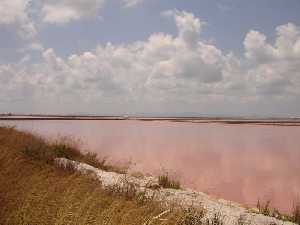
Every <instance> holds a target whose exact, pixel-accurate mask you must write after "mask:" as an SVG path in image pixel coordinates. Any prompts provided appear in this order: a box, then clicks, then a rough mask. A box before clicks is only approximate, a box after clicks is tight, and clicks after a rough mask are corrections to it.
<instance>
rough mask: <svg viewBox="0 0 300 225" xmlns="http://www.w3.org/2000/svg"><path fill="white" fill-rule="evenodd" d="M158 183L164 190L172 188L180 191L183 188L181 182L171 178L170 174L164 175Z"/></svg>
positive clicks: (159, 178)
mask: <svg viewBox="0 0 300 225" xmlns="http://www.w3.org/2000/svg"><path fill="white" fill-rule="evenodd" d="M158 183H159V185H160V186H162V187H163V188H172V189H180V188H181V185H180V182H179V181H177V180H174V179H172V178H170V176H169V175H168V173H166V174H164V175H160V176H159V177H158Z"/></svg>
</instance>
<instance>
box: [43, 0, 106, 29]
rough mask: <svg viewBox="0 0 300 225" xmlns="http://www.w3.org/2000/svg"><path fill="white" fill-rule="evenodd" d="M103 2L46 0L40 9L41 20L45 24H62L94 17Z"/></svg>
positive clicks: (95, 0) (97, 0) (91, 0)
mask: <svg viewBox="0 0 300 225" xmlns="http://www.w3.org/2000/svg"><path fill="white" fill-rule="evenodd" d="M104 3H105V0H47V1H44V4H43V7H42V12H41V13H42V19H43V21H44V22H46V23H57V24H64V23H69V22H71V21H76V20H80V19H86V18H91V17H95V16H96V15H97V13H98V11H99V10H100V9H101V8H102V7H103V5H104Z"/></svg>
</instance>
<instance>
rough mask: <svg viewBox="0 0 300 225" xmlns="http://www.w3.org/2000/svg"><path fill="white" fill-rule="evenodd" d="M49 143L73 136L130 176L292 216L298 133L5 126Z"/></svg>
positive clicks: (219, 127)
mask: <svg viewBox="0 0 300 225" xmlns="http://www.w3.org/2000/svg"><path fill="white" fill-rule="evenodd" d="M0 123H2V124H4V123H5V124H10V125H17V127H18V128H20V129H26V130H29V131H32V132H36V133H39V134H42V135H45V136H47V137H53V136H57V135H59V134H60V135H71V136H73V137H75V138H80V139H81V140H82V142H83V145H84V147H85V148H87V149H89V150H91V151H95V152H97V153H99V155H101V156H108V157H109V158H111V159H114V160H116V161H128V160H131V161H133V162H134V163H135V169H137V170H140V171H143V172H145V173H152V174H157V173H159V172H160V171H161V170H162V168H164V169H167V170H169V171H173V172H174V173H176V174H177V175H178V176H179V177H180V178H181V181H182V182H183V183H184V184H185V185H186V186H188V187H191V188H193V189H196V190H199V191H204V192H207V193H209V194H212V195H214V196H217V197H222V198H225V199H229V200H233V201H237V202H241V203H246V204H253V205H255V204H256V201H257V199H261V200H263V199H264V200H272V202H273V205H274V206H275V207H278V208H280V209H282V210H290V208H291V205H292V203H293V201H295V200H297V199H299V197H300V163H299V161H300V127H285V126H261V125H259V126H258V125H226V124H213V123H211V124H197V123H176V122H167V121H151V122H141V121H10V122H9V121H6V122H0Z"/></svg>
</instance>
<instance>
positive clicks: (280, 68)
mask: <svg viewBox="0 0 300 225" xmlns="http://www.w3.org/2000/svg"><path fill="white" fill-rule="evenodd" d="M276 31H277V37H276V40H275V42H274V44H271V43H268V42H267V40H266V36H265V35H263V34H261V33H259V32H257V31H250V32H249V33H248V34H247V36H246V39H245V42H244V44H245V49H246V51H245V56H246V58H247V59H249V60H250V61H251V63H254V65H252V68H251V69H250V70H249V71H248V78H249V80H250V81H251V83H253V84H254V85H255V87H256V89H255V90H256V93H257V94H258V95H259V94H263V96H265V95H277V96H279V95H284V94H290V95H295V94H296V95H298V94H299V93H300V92H299V91H298V90H299V87H300V74H299V71H300V54H299V52H298V43H299V40H300V35H299V34H300V33H299V28H298V27H297V26H296V25H294V24H292V23H288V24H286V25H282V26H279V27H277V28H276Z"/></svg>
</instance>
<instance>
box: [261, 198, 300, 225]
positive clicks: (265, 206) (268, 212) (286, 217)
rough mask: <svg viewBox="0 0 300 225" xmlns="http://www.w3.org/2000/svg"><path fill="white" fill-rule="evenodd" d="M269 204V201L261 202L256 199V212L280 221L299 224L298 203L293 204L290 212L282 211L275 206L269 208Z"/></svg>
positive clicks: (299, 209)
mask: <svg viewBox="0 0 300 225" xmlns="http://www.w3.org/2000/svg"><path fill="white" fill-rule="evenodd" d="M270 205H271V201H267V202H265V203H261V202H260V201H259V200H258V201H257V206H256V207H257V209H258V213H260V214H263V215H265V216H270V217H274V218H276V219H279V220H282V221H290V222H293V223H296V224H300V203H297V204H296V205H295V206H294V209H293V211H292V214H286V213H282V212H280V211H279V210H278V209H276V208H271V206H270Z"/></svg>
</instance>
